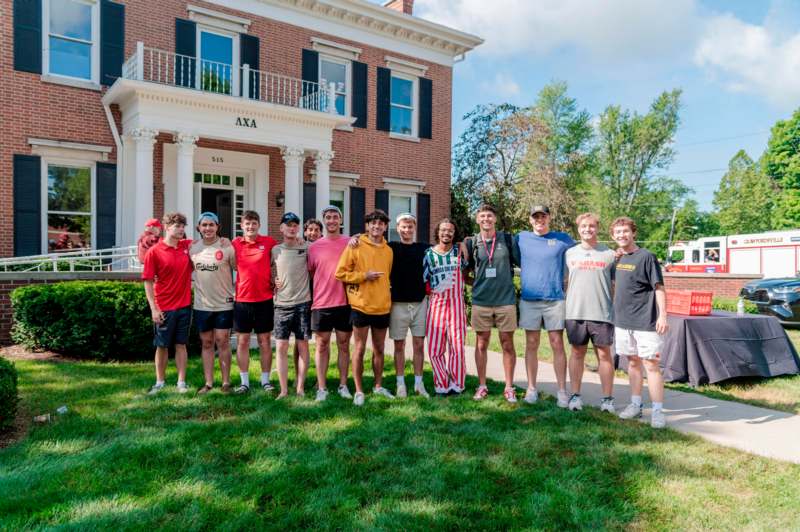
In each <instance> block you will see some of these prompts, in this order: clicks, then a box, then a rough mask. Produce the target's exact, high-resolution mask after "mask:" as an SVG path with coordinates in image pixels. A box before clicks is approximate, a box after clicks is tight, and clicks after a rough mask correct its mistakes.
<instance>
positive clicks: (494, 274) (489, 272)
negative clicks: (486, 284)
mask: <svg viewBox="0 0 800 532" xmlns="http://www.w3.org/2000/svg"><path fill="white" fill-rule="evenodd" d="M486 277H487V278H489V279H491V278H492V277H497V268H486Z"/></svg>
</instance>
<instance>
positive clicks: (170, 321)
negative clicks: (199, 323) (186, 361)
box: [153, 307, 192, 347]
mask: <svg viewBox="0 0 800 532" xmlns="http://www.w3.org/2000/svg"><path fill="white" fill-rule="evenodd" d="M191 323H192V308H191V307H183V308H179V309H175V310H167V311H165V312H164V321H162V322H161V325H157V324H153V346H154V347H172V346H173V345H186V342H188V341H189V325H191Z"/></svg>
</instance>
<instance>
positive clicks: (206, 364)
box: [200, 330, 214, 386]
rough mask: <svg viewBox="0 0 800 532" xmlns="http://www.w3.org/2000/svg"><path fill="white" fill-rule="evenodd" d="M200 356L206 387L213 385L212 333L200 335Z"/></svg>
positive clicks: (206, 332) (207, 332)
mask: <svg viewBox="0 0 800 532" xmlns="http://www.w3.org/2000/svg"><path fill="white" fill-rule="evenodd" d="M200 345H201V351H200V354H201V356H202V358H203V376H205V378H206V386H213V385H214V331H213V330H212V331H205V332H201V333H200Z"/></svg>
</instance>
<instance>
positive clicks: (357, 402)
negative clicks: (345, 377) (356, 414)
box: [353, 392, 364, 406]
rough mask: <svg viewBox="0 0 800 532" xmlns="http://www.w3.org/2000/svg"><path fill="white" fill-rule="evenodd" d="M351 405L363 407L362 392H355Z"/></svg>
mask: <svg viewBox="0 0 800 532" xmlns="http://www.w3.org/2000/svg"><path fill="white" fill-rule="evenodd" d="M353 404H354V405H356V406H364V392H356V396H355V397H353Z"/></svg>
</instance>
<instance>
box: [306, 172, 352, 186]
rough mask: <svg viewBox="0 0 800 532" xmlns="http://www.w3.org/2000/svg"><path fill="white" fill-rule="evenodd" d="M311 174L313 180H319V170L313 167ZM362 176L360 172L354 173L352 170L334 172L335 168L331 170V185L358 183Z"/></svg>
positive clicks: (314, 181)
mask: <svg viewBox="0 0 800 532" xmlns="http://www.w3.org/2000/svg"><path fill="white" fill-rule="evenodd" d="M309 174H310V175H311V182H312V183H316V182H317V171H316V170H314V169H312V170H311V171H310V172H309ZM360 178H361V176H360V175H359V174H353V173H350V172H334V171H333V170H331V171H330V179H331V185H341V186H350V185H355V184H356V183H358V180H359V179H360Z"/></svg>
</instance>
